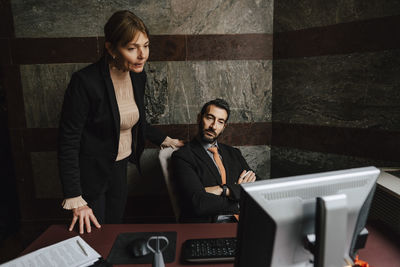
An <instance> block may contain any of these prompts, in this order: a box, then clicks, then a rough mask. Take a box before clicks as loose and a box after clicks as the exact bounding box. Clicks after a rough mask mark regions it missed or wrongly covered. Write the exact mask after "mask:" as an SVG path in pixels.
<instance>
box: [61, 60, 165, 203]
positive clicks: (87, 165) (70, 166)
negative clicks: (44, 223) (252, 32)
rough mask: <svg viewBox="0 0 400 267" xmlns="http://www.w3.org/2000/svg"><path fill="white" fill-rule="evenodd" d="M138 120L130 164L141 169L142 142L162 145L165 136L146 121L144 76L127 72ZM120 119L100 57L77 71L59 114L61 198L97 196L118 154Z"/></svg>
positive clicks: (107, 71) (108, 78)
mask: <svg viewBox="0 0 400 267" xmlns="http://www.w3.org/2000/svg"><path fill="white" fill-rule="evenodd" d="M130 75H131V79H132V85H133V91H134V96H135V101H136V104H137V107H138V109H139V116H140V117H139V121H138V122H137V124H136V125H135V126H134V127H133V129H132V154H131V155H130V156H129V161H131V162H133V163H136V164H137V166H138V168H139V171H140V165H139V164H138V163H139V162H140V156H141V154H142V152H143V150H144V145H145V139H146V138H148V139H149V140H150V141H151V142H153V143H155V144H157V145H160V144H161V143H162V142H163V141H164V139H165V137H166V135H165V134H163V133H161V132H160V131H158V130H157V129H156V128H154V127H152V126H150V125H149V124H148V123H147V122H146V114H145V110H144V90H145V84H146V73H145V72H144V71H143V72H142V73H134V72H130ZM119 134H120V116H119V110H118V104H117V100H116V97H115V93H114V86H113V83H112V80H111V76H110V71H109V66H108V63H107V62H106V61H105V59H104V57H103V58H101V59H100V61H98V62H97V63H94V64H91V65H89V66H87V67H85V68H83V69H81V70H79V71H77V72H75V73H74V74H73V75H72V77H71V81H70V83H69V85H68V88H67V90H66V92H65V96H64V103H63V106H62V111H61V119H60V127H59V140H58V163H59V172H60V177H61V182H62V185H63V191H64V197H65V198H70V197H76V196H79V195H82V194H84V195H86V196H95V195H97V194H98V193H100V191H101V189H102V188H103V186H104V184H105V182H106V181H107V178H108V176H109V174H110V171H111V169H112V167H113V166H114V163H115V159H116V157H117V154H118V143H119Z"/></svg>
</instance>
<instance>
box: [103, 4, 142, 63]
mask: <svg viewBox="0 0 400 267" xmlns="http://www.w3.org/2000/svg"><path fill="white" fill-rule="evenodd" d="M138 32H141V33H143V34H145V35H146V37H147V38H148V37H149V31H148V29H147V27H146V25H145V24H144V23H143V21H142V20H141V19H140V18H139V17H138V16H136V15H135V14H133V13H132V12H131V11H129V10H120V11H117V12H115V13H114V14H113V15H112V16H111V17H110V18H109V19H108V21H107V23H106V24H105V25H104V39H105V42H109V43H110V45H111V49H112V50H116V49H117V47H119V46H125V45H127V44H128V43H129V42H130V41H132V40H133V38H135V36H136V35H137V34H138ZM104 53H105V54H106V55H107V54H108V53H107V49H105V51H104ZM108 56H110V55H108Z"/></svg>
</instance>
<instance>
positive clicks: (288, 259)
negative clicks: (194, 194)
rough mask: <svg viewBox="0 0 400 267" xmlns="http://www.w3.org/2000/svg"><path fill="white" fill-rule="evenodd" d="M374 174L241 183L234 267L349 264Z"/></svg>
mask: <svg viewBox="0 0 400 267" xmlns="http://www.w3.org/2000/svg"><path fill="white" fill-rule="evenodd" d="M379 173H380V171H379V170H378V169H377V168H375V167H365V168H356V169H348V170H340V171H333V172H324V173H317V174H310V175H301V176H293V177H287V178H278V179H271V180H263V181H257V182H254V183H247V184H242V195H241V202H240V205H241V212H240V220H239V226H238V233H237V238H238V251H237V256H236V260H235V266H237V267H247V266H252V267H257V266H265V267H286V266H291V267H294V266H296V267H300V266H304V267H305V266H307V267H308V266H324V267H328V266H332V267H338V266H347V265H349V264H351V263H352V261H353V258H354V256H355V255H354V254H355V253H356V251H355V248H356V245H355V244H356V241H357V237H358V236H359V234H360V232H361V231H362V230H363V228H364V226H365V223H366V220H367V216H368V212H369V207H370V204H371V201H372V198H373V194H374V189H375V183H376V180H377V178H378V176H379ZM314 240H315V241H314Z"/></svg>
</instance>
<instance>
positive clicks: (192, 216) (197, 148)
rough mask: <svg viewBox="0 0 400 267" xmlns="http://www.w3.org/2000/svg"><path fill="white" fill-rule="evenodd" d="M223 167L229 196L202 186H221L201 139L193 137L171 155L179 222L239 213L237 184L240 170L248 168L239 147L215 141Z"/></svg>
mask: <svg viewBox="0 0 400 267" xmlns="http://www.w3.org/2000/svg"><path fill="white" fill-rule="evenodd" d="M218 147H219V153H220V154H221V156H222V162H223V164H224V167H225V170H226V184H227V186H228V188H229V189H230V192H231V196H230V197H223V196H217V195H214V194H210V193H207V192H206V191H205V189H204V187H208V186H215V185H220V184H221V183H222V181H221V175H220V174H219V172H218V169H217V167H216V166H215V164H214V162H213V161H212V159H211V158H210V156H209V155H208V154H207V152H206V151H205V149H204V148H203V146H202V145H201V144H200V142H199V141H198V140H197V139H196V138H195V139H193V140H192V141H191V142H189V143H187V144H186V145H185V146H184V147H182V148H180V149H179V150H177V151H175V152H174V153H173V154H172V167H173V177H174V182H175V185H176V187H177V190H178V193H179V200H180V201H179V203H180V206H181V209H182V212H181V213H182V218H181V221H193V222H194V221H199V222H201V221H202V222H207V221H209V222H211V221H213V220H214V219H215V217H216V216H217V215H219V214H234V213H238V212H239V206H238V203H239V200H240V185H238V184H237V180H238V178H239V175H240V174H241V173H242V171H243V170H250V167H249V165H248V164H247V162H246V160H245V159H244V158H243V156H242V154H241V152H240V150H239V149H237V148H234V147H231V146H228V145H224V144H221V143H218Z"/></svg>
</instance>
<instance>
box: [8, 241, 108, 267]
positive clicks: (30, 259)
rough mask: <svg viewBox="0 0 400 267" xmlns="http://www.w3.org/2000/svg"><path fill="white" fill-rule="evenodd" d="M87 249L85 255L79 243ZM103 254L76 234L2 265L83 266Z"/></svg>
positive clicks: (15, 266)
mask: <svg viewBox="0 0 400 267" xmlns="http://www.w3.org/2000/svg"><path fill="white" fill-rule="evenodd" d="M78 242H79V244H81V245H82V247H83V249H84V250H85V251H86V253H87V255H85V253H84V251H83V250H82V248H81V247H80V246H79V244H78ZM100 257H101V255H100V254H99V253H97V252H96V251H95V250H94V249H93V248H92V247H91V246H89V244H87V243H86V242H85V240H83V239H82V238H81V237H80V236H75V237H72V238H69V239H67V240H64V241H61V242H59V243H56V244H54V245H51V246H48V247H44V248H41V249H38V250H36V251H33V252H31V253H29V254H27V255H24V256H21V257H19V258H16V259H14V260H11V261H9V262H6V263H4V264H2V265H1V266H2V267H48V266H49V267H52V266H54V267H78V266H79V267H83V266H90V265H92V264H93V263H94V262H95V261H97V260H98V259H99V258H100Z"/></svg>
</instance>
